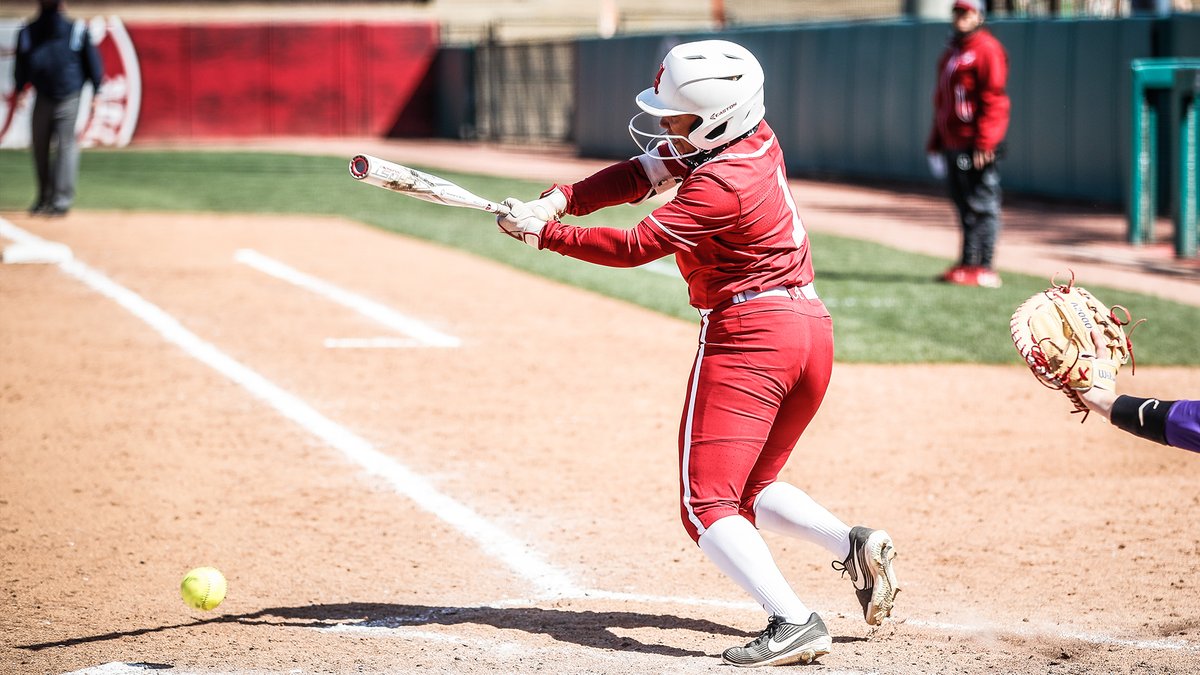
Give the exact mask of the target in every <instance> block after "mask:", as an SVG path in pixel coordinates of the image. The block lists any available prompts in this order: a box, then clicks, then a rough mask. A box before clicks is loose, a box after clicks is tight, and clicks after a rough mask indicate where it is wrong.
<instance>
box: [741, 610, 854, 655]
mask: <svg viewBox="0 0 1200 675" xmlns="http://www.w3.org/2000/svg"><path fill="white" fill-rule="evenodd" d="M832 647H833V638H831V637H829V630H828V629H827V628H825V622H824V621H822V620H821V617H819V616H817V613H816V612H813V613H812V614H811V615H809V617H808V621H807V622H806V623H804V624H803V625H801V624H797V623H787V622H786V621H784V620H783V618H782V617H778V616H773V617H771V622H770V623H769V624H767V629H766V630H764V631H763V632H762V633H761V634H760V635H759V636H758V637H757V638H755V639H754V640H753V641H751V642H750V643H748V644H747V645H746V646H745V647H730V648H729V649H726V650H725V653H724V654H723V655H722V656H723V657H724V659H725V663H728V664H729V665H732V666H741V667H743V668H754V667H756V666H784V665H787V664H789V663H812V662H813V661H815V660H816V658H817V657H818V656H821V655H823V654H828V653H829V650H830V648H832Z"/></svg>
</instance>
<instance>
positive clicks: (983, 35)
mask: <svg viewBox="0 0 1200 675" xmlns="http://www.w3.org/2000/svg"><path fill="white" fill-rule="evenodd" d="M1007 81H1008V54H1007V53H1006V52H1005V51H1004V47H1003V46H1002V45H1001V44H1000V41H999V40H997V39H996V38H995V37H994V36H993V35H992V34H991V33H989V32H988V31H987V30H984V29H982V28H980V29H978V30H975V31H973V32H971V33H969V34H967V35H966V36H963V37H961V38H958V37H955V38H954V39H952V40H951V41H950V44H949V45H947V47H946V51H945V52H943V53H942V56H941V58H940V59H938V80H937V87H936V88H935V89H934V94H933V128H932V129H931V130H930V132H929V140H928V142H927V143H926V148H925V149H926V150H927V151H929V152H937V151H941V150H995V149H996V146H998V145H999V144H1000V142H1001V141H1003V140H1004V134H1005V132H1007V131H1008V117H1009V108H1010V103H1009V100H1008V92H1007V91H1006V90H1005V86H1006V83H1007Z"/></svg>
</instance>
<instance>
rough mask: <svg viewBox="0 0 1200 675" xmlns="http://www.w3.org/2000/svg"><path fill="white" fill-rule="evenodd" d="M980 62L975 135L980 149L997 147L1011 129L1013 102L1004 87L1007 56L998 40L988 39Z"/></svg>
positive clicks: (1006, 74)
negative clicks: (1010, 120)
mask: <svg viewBox="0 0 1200 675" xmlns="http://www.w3.org/2000/svg"><path fill="white" fill-rule="evenodd" d="M983 53H984V57H983V58H982V59H981V61H980V64H979V71H978V72H979V83H978V86H979V103H980V109H981V110H980V115H979V122H978V127H977V131H976V137H975V148H976V149H978V150H995V149H996V146H998V145H1000V141H1002V140H1004V134H1005V132H1007V131H1008V117H1009V107H1010V103H1009V100H1008V92H1007V91H1006V90H1005V87H1006V85H1007V82H1008V55H1007V54H1005V52H1004V47H1002V46H1001V45H1000V43H999V42H998V41H996V40H994V39H993V40H991V41H989V42H988V45H987V49H986V51H984V52H983Z"/></svg>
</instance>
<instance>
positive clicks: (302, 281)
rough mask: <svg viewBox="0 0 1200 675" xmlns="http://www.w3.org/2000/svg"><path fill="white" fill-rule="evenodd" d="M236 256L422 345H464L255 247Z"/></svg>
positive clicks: (240, 251)
mask: <svg viewBox="0 0 1200 675" xmlns="http://www.w3.org/2000/svg"><path fill="white" fill-rule="evenodd" d="M233 259H234V260H236V261H237V262H240V263H242V264H243V265H246V266H248V267H251V268H254V269H256V270H258V271H259V272H262V273H264V274H268V275H270V276H273V277H275V278H276V279H282V280H283V281H286V282H288V283H290V284H292V285H294V286H298V287H300V288H303V289H305V290H308V291H312V292H313V293H316V294H317V295H319V296H321V297H323V298H325V299H327V300H332V301H333V302H336V303H338V304H339V305H342V306H343V307H347V308H349V309H352V310H354V311H356V312H358V313H359V314H362V315H363V316H365V317H367V318H368V319H371V320H373V321H376V322H378V323H380V324H382V325H384V326H387V327H388V328H391V329H392V330H394V331H396V332H398V333H403V334H405V335H407V336H409V337H411V338H412V339H413V340H415V341H416V342H417V343H418V344H419V345H423V346H426V347H460V346H462V340H460V339H458V338H457V337H454V336H453V335H447V334H446V333H443V332H441V331H439V330H437V329H435V328H433V327H431V326H429V325H428V324H426V323H424V322H421V321H418V320H416V319H413V318H411V317H407V316H404V315H403V314H400V313H399V312H397V311H396V310H394V309H392V308H390V307H388V306H386V305H383V304H380V303H378V302H376V301H374V300H371V299H370V298H366V297H363V296H361V295H359V294H357V293H354V292H351V291H348V290H346V289H344V288H339V287H338V286H335V285H333V284H331V283H329V282H328V281H325V280H323V279H318V278H317V277H314V276H312V275H309V274H305V273H304V272H301V271H299V270H297V269H295V268H292V267H289V266H288V265H286V264H284V263H282V262H279V261H278V260H275V259H274V258H270V257H268V256H265V255H263V254H261V253H259V252H258V251H255V250H253V249H248V248H243V249H239V250H238V251H237V252H236V253H234V254H233Z"/></svg>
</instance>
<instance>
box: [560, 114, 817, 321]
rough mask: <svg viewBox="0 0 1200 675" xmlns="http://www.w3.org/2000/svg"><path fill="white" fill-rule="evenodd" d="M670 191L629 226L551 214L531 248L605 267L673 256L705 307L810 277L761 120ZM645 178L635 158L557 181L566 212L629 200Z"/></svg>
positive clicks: (771, 137) (693, 296) (780, 167)
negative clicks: (584, 223)
mask: <svg viewBox="0 0 1200 675" xmlns="http://www.w3.org/2000/svg"><path fill="white" fill-rule="evenodd" d="M664 164H665V165H666V166H667V170H669V171H670V172H671V173H673V174H675V175H677V176H682V178H683V182H682V183H681V184H680V185H679V191H678V193H676V195H675V197H674V198H673V199H671V201H670V202H668V203H666V204H664V205H662V206H660V207H658V208H657V209H655V210H654V212H653V213H651V214H650V215H649V216H647V217H646V218H644V219H643V220H642V221H641V222H639V223H638V224H637V225H636V226H635V227H633V228H631V229H628V230H622V229H617V228H610V227H590V228H589V227H579V226H575V225H568V224H565V223H562V222H559V221H557V220H552V221H550V222H549V223H548V224H547V225H546V227H545V229H544V230H543V231H542V238H541V247H542V248H547V249H550V250H552V251H555V252H558V253H561V254H563V255H567V256H570V257H573V258H578V259H580V260H586V261H588V262H592V263H596V264H600V265H607V266H609V267H634V266H637V265H642V264H644V263H647V262H650V261H652V260H656V259H658V258H661V257H663V256H665V255H670V254H674V255H675V261H676V264H677V265H678V266H679V271H680V272H681V273H682V274H683V277H684V279H686V280H687V284H688V295H689V301H690V302H691V304H692V306H694V307H697V308H700V309H711V308H713V307H716V306H717V305H719V304H721V303H723V302H725V301H726V300H728V299H729V298H731V297H732V296H733V295H734V294H736V293H740V292H742V291H761V290H764V289H767V288H774V287H777V286H803V285H806V284H809V283H811V282H812V281H813V268H812V260H811V258H810V255H809V246H808V236H807V234H806V232H805V230H804V226H803V224H802V223H801V220H800V216H799V214H798V213H797V212H796V207H795V203H794V201H793V200H792V194H791V191H790V190H789V189H788V185H787V177H786V173H785V170H784V163H783V152H782V151H781V150H780V148H779V142H778V141H777V140H776V138H775V134H774V132H773V131H771V128H770V127H769V126H768V125H767V123H766V122H762V123H761V124H760V125H759V127H758V129H757V131H755V133H753V134H751V135H750V136H748V137H746V138H744V139H742V140H740V141H737V142H736V143H734V144H732V145H730V146H729V147H727V148H725V149H724V150H723V151H722V152H721V153H720V154H719V155H717V156H716V157H714V158H712V159H710V160H708V161H707V162H704V163H703V164H701V165H700V166H699V167H697V168H695V169H691V170H688V169H687V167H685V166H684V165H683V164H682V163H680V162H678V161H673V160H668V161H667V162H665V163H664ZM650 187H651V180H650V179H649V178H648V177H647V175H646V170H645V168H644V167H643V165H642V163H641V162H640V161H639V160H638V159H637V158H634V159H631V160H628V161H625V162H620V163H617V164H614V165H612V166H610V167H608V168H606V169H603V170H601V171H599V172H598V173H596V174H593V175H592V176H589V177H588V178H585V179H584V180H582V181H580V182H578V183H575V184H574V185H565V186H559V189H560V190H562V191H563V193H564V194H565V195H566V197H567V213H569V214H571V215H575V216H582V215H586V214H588V213H591V212H592V211H595V210H596V209H599V208H602V207H604V206H612V205H615V204H624V203H630V202H636V201H639V200H640V199H642V198H643V197H644V196H645V195H646V194H647V192H648V191H649V190H650Z"/></svg>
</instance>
